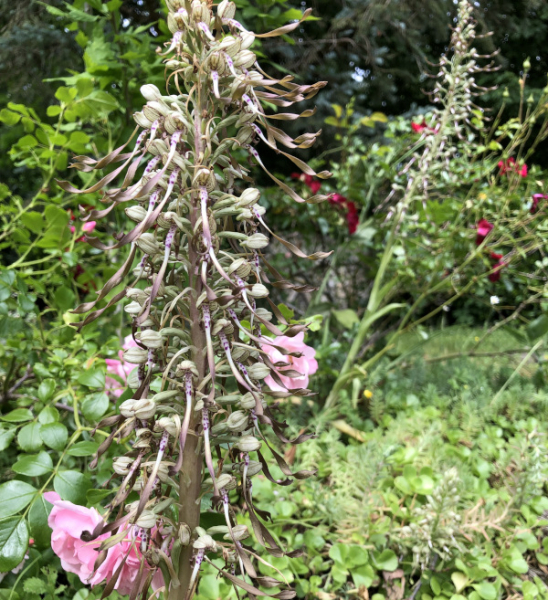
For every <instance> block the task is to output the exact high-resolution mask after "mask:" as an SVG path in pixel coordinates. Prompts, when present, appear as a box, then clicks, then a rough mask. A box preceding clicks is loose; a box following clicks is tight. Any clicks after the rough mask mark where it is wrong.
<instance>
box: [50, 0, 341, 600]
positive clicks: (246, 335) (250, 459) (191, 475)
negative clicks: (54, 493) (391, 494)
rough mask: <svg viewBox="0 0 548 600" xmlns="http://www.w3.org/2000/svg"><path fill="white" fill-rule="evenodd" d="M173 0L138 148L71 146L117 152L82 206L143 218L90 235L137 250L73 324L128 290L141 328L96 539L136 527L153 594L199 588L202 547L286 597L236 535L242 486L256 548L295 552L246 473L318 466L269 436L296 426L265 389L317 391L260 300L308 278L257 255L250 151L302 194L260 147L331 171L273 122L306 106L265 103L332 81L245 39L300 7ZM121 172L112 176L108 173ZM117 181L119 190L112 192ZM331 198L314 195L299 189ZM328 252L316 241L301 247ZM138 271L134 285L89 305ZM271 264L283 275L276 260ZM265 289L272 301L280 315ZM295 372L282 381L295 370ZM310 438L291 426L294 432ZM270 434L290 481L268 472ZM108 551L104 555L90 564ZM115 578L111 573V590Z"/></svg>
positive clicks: (185, 594) (234, 571) (180, 599)
mask: <svg viewBox="0 0 548 600" xmlns="http://www.w3.org/2000/svg"><path fill="white" fill-rule="evenodd" d="M167 6H168V9H169V15H168V21H167V22H168V26H169V29H170V30H171V32H172V33H173V38H172V40H171V41H170V42H169V43H168V44H167V50H166V52H164V53H162V54H161V55H162V56H165V57H166V58H165V62H166V73H168V76H167V88H168V91H173V92H174V93H173V94H171V95H169V94H167V93H166V94H163V93H162V92H161V91H160V90H159V89H158V88H156V87H155V86H154V85H150V84H149V85H144V86H143V87H142V89H141V91H142V94H143V96H144V97H145V99H146V101H147V103H146V104H145V106H144V107H143V110H142V111H141V112H138V113H136V114H135V115H134V118H135V121H136V123H137V125H138V128H137V129H136V131H135V133H134V135H135V134H136V133H137V131H138V130H139V129H142V130H143V131H142V132H141V133H140V134H139V135H138V137H137V139H136V142H135V143H134V144H133V146H132V145H131V140H130V141H128V142H127V143H126V144H124V146H122V147H120V148H118V149H117V150H115V151H113V152H112V153H111V154H110V155H109V156H107V157H106V158H103V159H102V160H100V161H98V162H97V161H94V160H92V159H89V158H86V157H76V162H75V164H74V165H73V166H74V167H75V168H77V169H80V170H83V171H91V170H94V169H101V168H104V167H110V166H112V165H116V164H117V163H121V165H120V166H118V167H116V168H115V169H114V170H112V171H111V172H110V173H109V174H107V175H106V176H104V177H103V178H102V179H101V180H100V181H99V182H98V183H96V184H95V185H93V186H91V187H90V188H88V189H86V190H77V189H75V188H74V187H72V186H71V185H70V184H68V183H66V182H61V185H62V186H63V188H64V189H65V190H67V191H69V192H72V193H74V194H84V193H87V192H94V191H97V190H99V189H103V190H104V198H103V199H104V201H105V202H107V203H108V206H107V208H105V209H104V210H92V211H91V212H89V213H88V214H84V215H83V218H84V220H90V219H94V220H96V219H97V220H98V219H101V218H102V217H105V216H106V215H108V214H109V213H110V211H112V210H113V209H114V208H115V207H116V206H117V205H119V204H121V205H122V206H123V208H124V210H125V211H126V213H127V214H128V216H129V217H130V218H131V220H132V221H133V222H135V223H136V224H135V226H134V228H133V229H132V230H131V231H129V232H127V233H123V234H120V235H118V236H117V239H116V242H115V243H114V244H113V245H111V246H107V245H105V244H103V243H102V242H100V241H99V239H97V238H93V237H90V238H88V239H89V241H90V243H91V244H92V245H93V246H94V247H96V248H98V249H102V250H107V249H110V248H117V247H121V246H126V245H127V246H129V247H130V252H129V256H128V258H127V260H126V262H125V263H124V264H123V265H122V266H121V267H120V269H119V270H118V271H117V273H116V274H115V275H114V276H113V277H112V278H111V279H110V280H109V281H108V282H107V284H106V285H105V286H104V287H103V289H102V290H100V291H99V292H98V296H97V299H96V300H95V301H94V302H88V303H86V304H83V305H81V306H79V307H78V308H77V309H76V310H75V312H76V313H78V314H83V313H89V314H88V315H87V317H86V318H85V319H84V320H83V321H81V322H80V323H79V324H78V325H79V326H83V325H85V324H86V323H89V322H91V321H92V320H94V319H95V318H97V317H98V316H99V315H100V314H102V313H103V312H104V311H105V310H106V309H107V308H109V307H111V306H113V305H114V304H115V303H118V302H121V301H124V302H125V303H126V304H125V310H126V312H127V314H128V315H130V318H131V319H132V320H133V336H132V339H133V340H134V342H135V347H132V348H129V350H127V351H126V355H125V357H126V359H127V360H128V361H130V362H132V363H134V364H136V365H137V367H136V371H137V376H136V377H129V380H128V382H129V386H130V388H132V389H133V394H132V397H131V398H130V399H128V400H125V401H124V402H123V404H122V405H121V407H120V408H121V414H120V415H119V416H114V417H109V418H108V419H105V420H104V421H103V422H102V423H101V425H100V426H101V427H102V428H105V427H112V432H111V435H110V437H109V438H108V439H107V440H106V441H105V442H103V443H102V444H101V446H100V448H99V451H98V454H97V457H96V459H95V461H94V462H95V464H97V461H98V460H99V459H100V456H101V455H102V454H103V453H104V452H105V451H106V450H107V448H108V447H109V444H110V443H111V442H112V440H113V439H114V438H120V439H121V438H128V437H131V438H132V439H133V443H132V445H131V450H130V451H129V452H128V453H127V454H126V455H125V456H123V457H119V458H117V459H116V461H115V468H114V471H115V474H114V475H113V477H118V478H119V480H120V482H121V483H120V486H119V489H118V490H117V493H116V495H115V497H114V499H113V500H112V501H111V502H110V503H109V504H108V506H107V507H106V512H105V514H104V520H103V521H102V522H101V523H100V524H99V525H98V526H97V527H96V528H95V530H94V531H93V532H92V534H91V537H92V539H98V538H99V537H100V536H102V535H103V534H104V533H106V532H113V535H114V537H112V536H111V537H109V538H108V539H107V540H106V541H103V542H101V550H102V549H106V548H107V544H110V545H112V543H113V540H115V539H117V538H116V535H117V532H120V534H119V535H124V533H123V532H124V531H126V530H127V528H128V527H129V528H132V527H134V528H136V532H137V531H139V532H141V533H139V534H137V533H135V536H137V535H139V537H140V539H141V542H140V552H141V554H140V555H139V556H140V557H141V561H142V564H143V568H142V569H141V570H140V574H141V575H140V576H139V577H137V578H136V580H135V582H134V584H133V586H132V590H131V594H130V597H131V598H135V597H136V596H137V595H138V594H141V593H143V597H144V598H146V597H147V596H146V591H147V588H148V583H149V582H150V581H151V580H152V579H153V578H154V574H155V573H157V572H159V571H161V573H162V576H163V581H164V586H165V589H164V592H165V595H166V598H167V597H169V599H170V600H188V599H189V598H191V597H192V595H193V594H194V592H195V590H196V586H197V584H198V577H199V571H200V568H201V565H202V564H203V563H211V558H212V557H217V558H223V559H224V560H225V568H224V569H222V570H221V571H222V576H223V577H225V578H227V579H228V580H230V581H231V582H232V583H233V584H234V585H235V586H236V587H239V588H241V589H242V590H244V591H245V592H246V593H248V594H249V595H250V597H253V595H261V596H265V595H269V594H270V595H272V596H273V597H276V598H291V597H293V596H294V592H292V591H291V590H287V589H284V584H283V583H281V582H280V583H276V582H273V581H269V584H268V588H272V587H273V586H274V585H277V586H278V588H280V587H281V589H282V591H281V592H280V591H278V592H277V593H275V594H272V592H271V591H270V592H264V591H261V590H259V589H258V586H260V584H261V578H259V577H258V575H257V571H256V570H255V567H254V565H253V558H254V556H255V554H253V553H252V552H251V551H250V549H249V548H248V547H247V546H246V545H245V544H244V543H243V542H242V540H243V539H244V537H246V536H245V535H242V530H241V527H240V526H238V524H237V514H238V511H239V509H238V501H242V502H245V505H246V510H247V511H248V515H249V517H250V520H251V522H252V525H253V530H254V533H255V536H256V538H257V540H258V541H259V542H260V543H261V544H262V545H264V547H265V548H266V550H267V551H268V552H270V553H271V554H272V555H273V556H282V555H284V554H286V555H288V556H292V555H294V554H295V552H286V551H285V550H284V549H282V548H280V547H279V545H278V543H277V542H276V540H275V539H274V537H273V536H272V535H271V534H270V533H269V532H268V529H267V528H266V527H265V525H264V521H265V519H266V518H267V513H264V512H262V511H259V510H258V509H256V508H255V507H254V501H253V495H252V477H253V475H256V474H257V473H259V472H260V471H261V470H262V471H263V473H264V475H265V476H266V477H267V478H269V479H270V480H271V481H276V482H277V483H281V484H282V485H287V484H288V483H289V482H290V481H291V479H292V478H295V477H296V478H303V477H307V476H308V475H310V474H311V472H310V471H301V472H297V473H292V472H291V470H290V468H289V466H288V465H287V464H286V462H285V460H284V458H283V457H282V455H280V454H279V453H278V452H276V450H275V449H274V448H272V446H271V442H270V440H269V437H268V436H267V433H266V432H267V429H268V428H270V429H271V430H272V431H273V433H274V434H275V435H276V436H277V437H278V438H279V439H280V440H281V441H283V442H287V441H289V440H287V438H286V437H285V436H284V434H283V424H282V423H280V422H278V421H276V420H275V418H274V416H273V414H272V411H271V409H270V407H269V405H268V403H267V401H266V398H267V397H268V396H269V395H270V396H273V397H276V398H281V397H286V396H289V392H288V391H287V389H288V388H290V389H291V395H301V396H304V395H307V394H309V393H310V392H309V391H308V390H307V389H303V388H302V387H300V385H301V384H302V383H303V382H304V383H305V385H306V382H308V373H309V371H307V372H305V373H301V372H299V371H298V370H297V369H296V368H294V367H295V366H297V365H299V364H301V362H302V361H301V362H299V361H292V360H289V358H291V357H294V358H296V359H297V358H299V357H300V356H301V352H295V351H292V350H287V349H285V348H283V347H282V346H281V345H277V344H276V340H275V339H274V340H270V339H269V338H268V337H265V333H266V334H272V335H273V336H282V335H283V336H286V337H287V338H293V337H295V336H297V335H299V334H300V338H302V333H303V331H304V329H305V326H304V325H289V324H288V323H287V322H286V321H285V320H284V318H283V316H282V315H281V313H280V312H279V310H278V308H277V307H276V305H274V303H273V302H272V301H271V300H270V299H269V297H268V295H269V290H268V287H267V285H268V284H272V285H274V286H278V287H281V288H283V289H295V290H297V291H299V290H301V289H303V288H302V286H296V285H294V284H292V283H290V282H288V281H285V280H283V281H276V280H271V279H269V276H267V274H266V273H265V271H264V270H263V266H262V262H261V259H262V252H263V250H264V248H265V247H266V246H267V245H268V243H269V238H268V237H267V235H265V232H266V233H272V232H271V231H270V229H268V226H267V225H266V223H265V215H264V213H265V210H264V208H263V207H261V206H260V204H259V203H258V201H259V196H260V194H259V191H258V190H256V189H254V188H253V187H250V186H252V179H251V177H250V175H249V164H250V163H256V164H258V165H259V166H260V167H261V168H262V169H263V170H264V171H265V172H266V173H267V174H268V175H269V176H270V177H271V178H272V179H273V180H274V181H275V182H276V183H277V184H278V185H279V186H280V187H281V189H282V190H283V191H284V192H286V193H287V194H289V195H290V196H291V197H292V198H293V199H294V200H296V201H297V202H304V201H305V200H304V199H303V198H302V197H300V196H299V195H298V194H297V193H296V192H295V191H294V190H292V189H291V188H289V187H288V186H287V185H286V184H284V183H283V182H281V181H279V180H278V179H277V178H276V177H274V176H273V175H272V174H271V173H270V172H269V170H268V168H267V167H266V165H265V163H264V162H263V160H262V158H261V156H260V151H259V150H257V149H256V147H255V146H256V145H258V144H259V145H260V143H265V144H266V145H268V146H269V148H270V149H273V150H275V151H276V153H278V154H282V155H284V156H286V157H287V158H289V159H290V160H291V161H292V162H293V163H294V164H295V165H297V166H298V167H299V168H300V169H301V170H302V171H303V173H306V174H308V175H315V176H317V177H320V178H326V177H329V175H330V174H329V173H328V172H327V171H322V172H321V173H315V172H314V171H313V170H312V169H311V168H310V167H309V166H308V165H307V164H305V163H304V162H303V161H301V160H300V159H298V158H296V157H293V156H291V155H290V154H288V153H286V152H283V151H282V150H280V148H279V145H283V146H286V147H288V148H291V149H296V148H309V147H310V146H311V145H312V144H313V143H314V142H315V140H316V137H317V135H318V134H319V132H318V133H314V134H305V135H301V136H299V137H298V138H296V139H292V138H291V137H290V136H288V135H287V134H285V133H283V132H282V131H281V130H280V129H278V128H276V127H273V126H272V125H270V124H269V118H270V117H271V116H272V117H273V118H275V119H278V120H289V121H292V120H295V119H297V118H299V117H301V116H305V117H306V116H310V115H312V114H313V112H314V111H313V110H306V111H304V112H302V113H301V114H300V115H296V114H290V113H280V114H276V115H268V114H267V113H266V112H265V109H264V108H263V104H262V103H263V102H264V103H265V104H266V103H268V104H269V105H272V104H274V105H276V106H283V107H288V106H291V105H292V104H294V103H296V102H300V101H302V100H308V99H310V98H312V97H313V96H315V95H316V94H317V92H318V91H319V90H320V89H321V88H322V87H324V85H325V82H319V83H316V84H313V85H297V84H295V83H293V82H292V78H291V77H289V76H286V77H284V78H282V79H273V78H271V77H270V76H268V75H267V74H266V73H265V72H264V71H263V70H262V69H261V67H260V66H259V64H258V62H257V58H256V55H255V54H254V53H253V52H252V50H251V49H250V48H251V46H252V44H253V40H254V38H255V37H270V36H279V35H283V34H287V33H289V32H291V31H293V30H294V29H295V28H297V27H298V26H299V23H300V22H301V21H302V20H305V19H306V17H307V16H308V15H309V13H310V10H307V11H305V13H304V14H303V16H302V19H301V21H299V22H295V23H292V24H289V25H286V26H285V27H281V28H279V29H276V30H275V31H272V32H270V33H268V34H263V35H262V36H256V35H254V34H253V33H251V32H248V31H246V30H245V29H244V28H243V27H242V25H241V24H240V23H238V22H237V21H236V20H234V18H233V17H234V14H235V5H234V3H233V2H230V1H229V0H223V1H222V2H221V3H220V4H219V5H218V6H217V10H216V12H213V10H212V8H211V4H210V3H208V2H202V1H201V0H193V1H192V2H188V1H185V0H167ZM116 180H119V181H120V183H119V184H114V182H115V181H116ZM109 184H113V185H118V187H110V188H108V189H106V186H107V185H109ZM324 198H325V197H324V196H321V195H315V196H313V197H311V198H308V199H307V200H306V202H319V201H322V200H323V199H324ZM272 235H274V234H273V233H272ZM275 237H276V239H278V240H279V239H280V238H278V237H277V236H275ZM280 241H281V242H282V243H283V244H284V245H285V247H286V248H288V249H289V250H290V251H291V252H293V253H294V254H295V255H297V256H299V257H306V254H305V253H304V252H302V251H301V250H300V249H299V248H297V247H296V246H294V245H293V244H290V243H288V242H285V241H284V240H280ZM326 256H328V253H315V254H314V255H312V256H310V257H308V258H311V259H319V258H324V257H326ZM266 264H267V263H266ZM267 267H268V268H270V267H269V265H268V264H267ZM130 273H133V278H131V280H130V281H129V282H128V287H127V288H126V289H125V290H124V291H122V292H120V293H118V294H116V295H114V296H113V297H109V299H108V302H106V305H104V306H103V307H101V308H97V305H98V303H99V302H100V301H102V300H105V299H106V298H107V296H108V295H109V293H110V292H111V291H112V290H113V289H114V288H115V286H117V285H118V284H120V283H121V282H122V281H123V280H124V278H125V277H126V276H127V275H128V274H130ZM271 273H272V276H273V278H274V279H279V274H278V273H277V272H276V271H275V270H271ZM260 304H263V305H265V306H269V307H270V308H271V310H272V312H273V313H274V314H275V315H276V317H277V319H278V321H279V325H278V326H277V325H276V324H275V323H273V322H272V314H271V313H270V312H269V311H267V310H265V308H261V307H260V306H259V305H260ZM90 311H91V312H90ZM282 330H283V331H282ZM269 345H271V347H272V349H274V350H278V351H279V352H280V353H281V356H282V358H283V357H286V358H287V360H285V362H282V363H278V364H274V363H273V362H272V359H271V357H272V354H271V353H270V354H269V352H265V350H264V348H265V347H268V346H269ZM308 360H309V362H310V361H311V360H313V359H310V358H309V359H308ZM303 364H305V366H306V361H305V363H303ZM280 365H281V366H280ZM288 365H293V367H289V368H288ZM307 368H308V366H307ZM314 370H315V369H314ZM311 372H313V371H311ZM290 380H294V383H293V384H292V385H288V384H287V381H290ZM284 381H285V382H286V383H285V384H284ZM268 382H272V383H268ZM267 385H272V387H273V388H274V389H270V388H269V387H267ZM274 390H275V391H274ZM308 437H310V436H308V435H301V436H299V438H298V439H296V440H293V443H299V442H302V441H304V440H305V439H307V438H308ZM263 447H266V448H268V449H269V451H270V453H271V454H272V456H273V457H274V459H275V461H276V462H277V465H278V467H279V468H280V469H281V471H282V472H283V474H284V475H285V477H286V479H285V480H283V481H281V482H278V481H277V480H274V479H273V476H272V475H271V474H270V471H269V468H268V466H267V463H266V461H265V457H264V455H263V453H262V452H261V449H262V448H263ZM255 459H256V460H255ZM227 467H229V471H230V473H231V474H227V473H226V469H227ZM132 490H138V492H139V500H138V501H137V502H134V503H131V504H126V500H127V499H128V496H129V494H130V492H131V491H132ZM204 493H213V506H214V507H216V509H217V510H218V512H219V514H220V515H222V516H223V517H224V519H225V521H226V528H225V529H223V532H224V533H225V535H224V537H223V538H221V537H219V539H214V538H213V537H212V536H210V535H209V534H208V533H207V532H206V531H205V530H204V529H202V528H201V527H200V525H201V523H200V498H201V496H202V494H204ZM124 505H125V506H124ZM143 528H146V531H147V532H148V533H147V534H146V535H145V534H144V533H142V530H143ZM104 556H105V554H104V553H103V554H99V559H98V561H97V563H96V568H99V567H100V564H101V560H102V557H104ZM261 560H262V559H261ZM215 568H218V567H217V566H215ZM120 572H121V571H120ZM113 577H117V575H116V574H114V576H113ZM113 585H114V583H112V584H111V583H109V584H107V586H106V589H105V594H108V593H109V592H110V590H111V589H113V587H112V586H113Z"/></svg>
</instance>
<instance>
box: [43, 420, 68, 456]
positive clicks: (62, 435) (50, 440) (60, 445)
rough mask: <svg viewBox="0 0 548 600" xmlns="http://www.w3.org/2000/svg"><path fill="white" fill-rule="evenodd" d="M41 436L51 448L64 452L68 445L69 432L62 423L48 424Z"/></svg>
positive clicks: (44, 426)
mask: <svg viewBox="0 0 548 600" xmlns="http://www.w3.org/2000/svg"><path fill="white" fill-rule="evenodd" d="M40 436H41V437H42V440H43V441H44V444H46V446H48V447H49V448H53V449H54V450H64V448H65V446H66V444H67V439H68V431H67V428H66V427H65V426H64V425H63V424H62V423H48V424H47V425H42V429H41V430H40Z"/></svg>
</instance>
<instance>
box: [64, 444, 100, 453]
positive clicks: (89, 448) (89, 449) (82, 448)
mask: <svg viewBox="0 0 548 600" xmlns="http://www.w3.org/2000/svg"><path fill="white" fill-rule="evenodd" d="M97 448H99V444H98V443H97V442H78V443H77V444H74V446H72V447H71V448H70V449H69V451H68V452H67V454H70V456H93V455H94V454H95V453H96V452H97Z"/></svg>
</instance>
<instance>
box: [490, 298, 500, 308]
mask: <svg viewBox="0 0 548 600" xmlns="http://www.w3.org/2000/svg"><path fill="white" fill-rule="evenodd" d="M490 302H491V304H492V305H493V306H494V305H495V304H498V303H499V302H500V298H499V297H498V296H491V299H490Z"/></svg>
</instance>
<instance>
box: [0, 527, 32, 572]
mask: <svg viewBox="0 0 548 600" xmlns="http://www.w3.org/2000/svg"><path fill="white" fill-rule="evenodd" d="M28 545H29V530H28V528H27V524H26V522H25V521H24V519H22V518H21V517H11V518H9V519H3V520H1V521H0V572H3V573H6V572H7V571H11V570H12V569H14V568H15V567H16V566H17V565H18V564H20V563H21V561H22V560H23V559H24V558H25V552H26V551H27V548H28Z"/></svg>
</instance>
